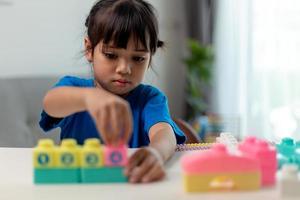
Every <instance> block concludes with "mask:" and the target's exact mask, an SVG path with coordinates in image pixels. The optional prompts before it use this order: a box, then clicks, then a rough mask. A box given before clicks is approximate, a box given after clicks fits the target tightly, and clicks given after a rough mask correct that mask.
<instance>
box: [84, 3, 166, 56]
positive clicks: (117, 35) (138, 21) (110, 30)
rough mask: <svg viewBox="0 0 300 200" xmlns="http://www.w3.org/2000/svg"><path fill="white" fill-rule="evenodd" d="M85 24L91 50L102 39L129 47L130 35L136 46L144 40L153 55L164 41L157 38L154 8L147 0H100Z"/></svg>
mask: <svg viewBox="0 0 300 200" xmlns="http://www.w3.org/2000/svg"><path fill="white" fill-rule="evenodd" d="M85 26H86V27H87V36H88V37H89V40H90V42H91V50H92V52H93V51H94V48H95V47H96V46H97V44H98V43H99V42H100V41H102V40H103V43H104V44H108V43H109V42H111V41H112V42H113V45H114V46H116V47H117V48H126V47H127V43H128V40H129V38H130V37H131V36H133V38H134V40H135V45H136V46H137V45H138V42H141V43H142V45H143V46H144V48H146V49H147V50H148V51H149V52H150V53H151V55H153V54H154V53H155V52H156V50H157V48H159V47H162V46H163V44H164V43H163V42H162V41H160V40H159V39H158V22H157V18H156V16H155V14H154V8H153V6H152V5H151V4H149V3H147V2H146V1H144V0H100V1H98V2H96V3H95V5H94V6H93V7H92V9H91V11H90V13H89V16H88V17H87V19H86V22H85Z"/></svg>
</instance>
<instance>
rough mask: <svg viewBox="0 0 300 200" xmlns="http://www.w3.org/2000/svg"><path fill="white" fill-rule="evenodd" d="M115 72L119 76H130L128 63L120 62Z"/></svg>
mask: <svg viewBox="0 0 300 200" xmlns="http://www.w3.org/2000/svg"><path fill="white" fill-rule="evenodd" d="M116 72H117V73H120V74H131V65H130V63H129V62H128V61H126V60H125V59H124V60H120V61H119V62H118V66H117V68H116Z"/></svg>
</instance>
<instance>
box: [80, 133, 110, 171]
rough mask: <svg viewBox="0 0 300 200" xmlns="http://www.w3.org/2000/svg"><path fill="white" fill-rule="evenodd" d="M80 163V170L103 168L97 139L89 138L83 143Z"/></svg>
mask: <svg viewBox="0 0 300 200" xmlns="http://www.w3.org/2000/svg"><path fill="white" fill-rule="evenodd" d="M80 163H81V167H82V168H98V167H103V165H104V152H103V148H102V146H101V144H100V141H99V139H96V138H91V139H87V140H85V141H84V146H83V148H82V150H81V157H80Z"/></svg>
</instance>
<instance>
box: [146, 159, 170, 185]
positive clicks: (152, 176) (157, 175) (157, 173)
mask: <svg viewBox="0 0 300 200" xmlns="http://www.w3.org/2000/svg"><path fill="white" fill-rule="evenodd" d="M163 177H165V171H164V169H163V167H162V166H161V165H160V164H159V163H156V164H155V165H154V166H153V167H152V168H151V169H150V170H149V171H148V172H147V173H146V174H145V175H144V177H143V178H142V182H143V183H147V182H152V181H158V180H161V179H162V178H163Z"/></svg>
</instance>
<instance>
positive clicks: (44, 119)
mask: <svg viewBox="0 0 300 200" xmlns="http://www.w3.org/2000/svg"><path fill="white" fill-rule="evenodd" d="M89 85H91V81H89V82H87V80H85V79H80V78H77V77H73V76H64V77H63V78H61V79H60V80H59V81H58V82H57V83H56V84H55V85H54V86H53V88H55V87H63V86H74V87H84V86H89ZM71 117H72V115H71V116H69V117H65V118H55V117H52V116H50V115H48V114H47V113H46V112H45V111H44V110H43V111H42V113H41V119H40V121H39V125H40V127H41V128H42V129H43V130H44V131H46V132H47V131H50V130H52V129H54V128H57V127H60V128H63V127H64V126H65V125H66V124H67V122H68V121H70V118H71Z"/></svg>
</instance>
